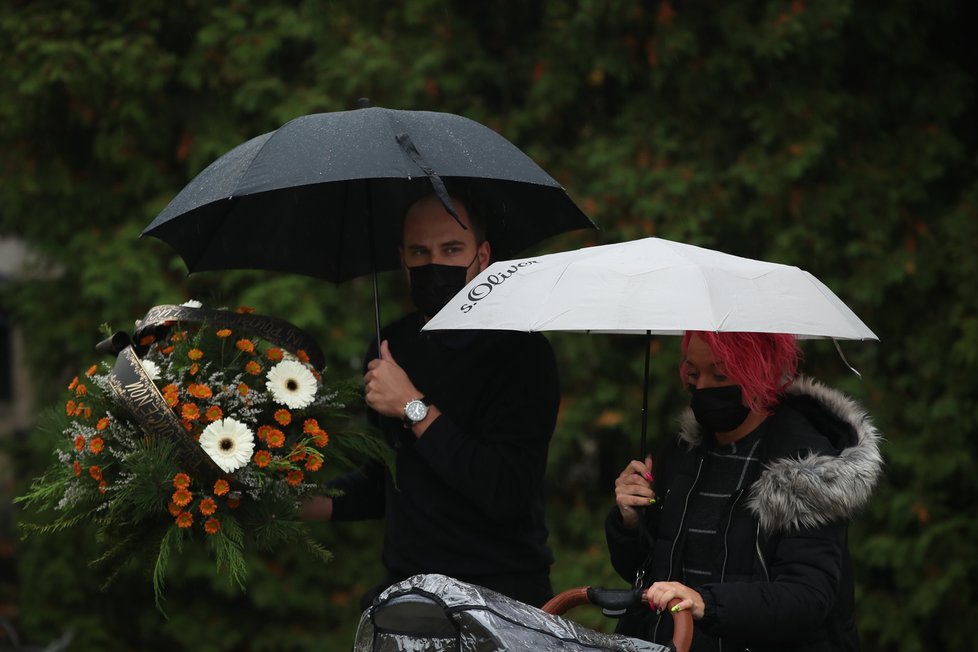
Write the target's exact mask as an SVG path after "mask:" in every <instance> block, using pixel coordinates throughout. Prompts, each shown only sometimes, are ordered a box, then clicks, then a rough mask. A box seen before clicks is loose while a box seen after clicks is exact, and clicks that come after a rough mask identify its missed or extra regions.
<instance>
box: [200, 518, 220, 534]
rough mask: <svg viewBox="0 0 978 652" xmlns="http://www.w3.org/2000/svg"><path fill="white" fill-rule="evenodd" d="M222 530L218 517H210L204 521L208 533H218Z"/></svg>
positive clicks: (205, 530)
mask: <svg viewBox="0 0 978 652" xmlns="http://www.w3.org/2000/svg"><path fill="white" fill-rule="evenodd" d="M220 530H221V522H220V521H219V520H217V519H216V518H209V519H207V520H206V521H204V532H206V533H207V534H217V533H218V532H219V531H220Z"/></svg>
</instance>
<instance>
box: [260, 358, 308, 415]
mask: <svg viewBox="0 0 978 652" xmlns="http://www.w3.org/2000/svg"><path fill="white" fill-rule="evenodd" d="M265 378H266V381H267V382H266V383H265V387H266V388H268V391H269V392H270V393H271V394H272V399H273V400H274V401H275V402H276V403H279V404H281V405H285V406H287V407H290V408H292V409H293V410H298V409H301V408H304V407H306V406H307V405H309V404H310V403H312V402H313V399H315V398H316V377H315V376H313V375H312V372H311V371H309V369H308V368H307V367H306V366H305V365H304V364H302V363H301V362H296V361H295V360H283V361H281V362H279V363H278V364H277V365H275V366H274V367H272V368H271V369H269V371H268V375H267V376H265Z"/></svg>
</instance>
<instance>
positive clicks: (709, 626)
mask: <svg viewBox="0 0 978 652" xmlns="http://www.w3.org/2000/svg"><path fill="white" fill-rule="evenodd" d="M682 350H683V361H682V364H681V366H680V376H681V378H682V379H683V381H684V382H685V383H686V385H687V386H688V387H689V390H690V392H691V395H692V396H691V400H690V408H689V409H688V410H687V411H686V412H685V413H684V415H683V416H682V418H681V423H680V426H681V428H680V430H681V431H680V434H679V438H678V439H677V440H675V441H673V442H671V444H670V445H668V446H667V447H666V450H665V451H664V452H663V454H662V455H661V456H660V458H659V459H658V461H657V465H656V466H657V468H656V477H653V475H652V471H653V469H652V459H651V458H647V459H646V460H645V461H644V462H640V461H632V462H631V463H630V464H629V465H628V466H627V467H626V468H625V470H624V471H623V472H622V473H621V475H620V476H619V477H618V479H617V480H616V481H615V502H616V508H615V509H613V510H612V512H611V514H610V515H609V516H608V519H607V522H606V535H607V539H608V547H609V550H610V552H611V560H612V564H613V565H614V567H615V570H617V571H618V573H619V574H621V575H622V577H624V578H626V579H627V580H629V581H634V582H635V583H636V585H638V586H642V587H643V588H645V587H647V588H646V590H645V591H644V593H643V596H644V598H645V600H646V601H647V602H648V606H649V607H651V609H645V608H643V609H642V611H640V612H634V613H630V614H628V615H626V616H625V617H624V618H623V619H622V622H621V624H620V626H619V631H620V632H621V633H625V634H628V635H630V636H636V637H640V638H645V639H648V640H652V641H655V642H658V643H664V642H667V641H668V640H669V638H670V636H671V631H670V630H671V619H670V618H667V617H663V615H662V613H661V612H662V610H663V609H664V608H665V607H666V605H667V603H668V602H669V601H670V600H672V599H673V598H679V599H680V600H681V602H680V603H679V604H678V605H676V607H674V609H676V610H678V609H690V610H692V615H693V620H694V624H695V635H694V637H693V650H697V651H698V650H722V651H723V652H731V651H734V650H748V649H749V650H751V651H753V652H756V651H757V650H855V649H858V646H859V643H858V638H857V635H856V629H855V622H854V605H853V578H852V567H851V564H850V559H849V552H848V547H847V543H846V537H847V528H848V522H849V520H850V519H851V518H852V516H853V514H854V512H855V511H857V510H858V509H859V508H861V507H862V506H863V505H865V504H866V502H867V501H868V500H869V497H870V494H871V493H872V489H873V486H874V485H875V483H876V479H877V477H878V476H879V474H880V470H881V466H882V459H881V457H880V453H879V439H880V437H879V434H878V433H877V431H876V429H875V428H874V427H873V425H872V423H871V422H870V420H869V418H868V416H867V415H866V413H865V412H864V411H863V410H862V409H861V408H860V407H859V406H858V405H857V404H855V403H854V402H853V401H851V400H850V399H848V398H847V397H845V396H843V395H842V394H841V393H839V392H837V391H835V390H832V389H829V388H827V387H825V386H822V385H820V384H818V383H815V382H813V381H811V380H806V379H803V378H796V373H797V367H798V359H799V351H798V346H797V343H796V342H795V338H794V337H793V336H791V335H783V334H767V333H702V332H687V333H686V335H685V337H684V338H683V347H682Z"/></svg>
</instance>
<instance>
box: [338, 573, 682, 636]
mask: <svg viewBox="0 0 978 652" xmlns="http://www.w3.org/2000/svg"><path fill="white" fill-rule="evenodd" d="M669 649H670V648H668V647H663V646H661V645H657V644H655V643H649V642H647V641H642V640H639V639H635V638H628V637H625V636H619V635H617V634H602V633H600V632H596V631H594V630H591V629H587V628H586V627H583V626H581V625H579V624H577V623H575V622H573V621H570V620H567V619H565V618H561V617H560V616H554V615H551V614H548V613H545V612H543V611H541V610H540V609H537V608H536V607H532V606H530V605H528V604H525V603H523V602H519V601H517V600H513V599H512V598H508V597H506V596H504V595H501V594H499V593H496V592H495V591H491V590H489V589H486V588H483V587H481V586H476V585H473V584H466V583H465V582H460V581H458V580H456V579H453V578H451V577H446V576H445V575H435V574H432V575H415V576H413V577H410V578H408V579H406V580H404V581H403V582H399V583H397V584H394V585H392V586H390V587H389V588H387V589H386V590H385V591H384V592H383V593H381V594H380V595H379V596H378V597H377V599H376V600H375V601H374V604H373V605H372V606H371V607H370V608H368V609H367V610H366V611H364V612H363V615H362V616H361V617H360V625H359V627H358V629H357V636H356V640H355V642H354V646H353V650H354V652H502V651H503V650H537V651H540V652H547V651H550V650H581V651H582V652H583V651H585V650H587V651H594V650H607V651H609V652H611V651H614V652H667V651H668V650H669Z"/></svg>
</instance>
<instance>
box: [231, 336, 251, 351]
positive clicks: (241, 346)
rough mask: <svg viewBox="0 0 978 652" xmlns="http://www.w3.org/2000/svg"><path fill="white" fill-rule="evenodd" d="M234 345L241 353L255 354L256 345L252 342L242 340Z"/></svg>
mask: <svg viewBox="0 0 978 652" xmlns="http://www.w3.org/2000/svg"><path fill="white" fill-rule="evenodd" d="M234 345H235V346H236V347H238V350H239V351H244V352H245V353H254V352H255V344H254V342H252V341H251V340H246V339H240V340H238V341H237V342H235V343H234Z"/></svg>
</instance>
